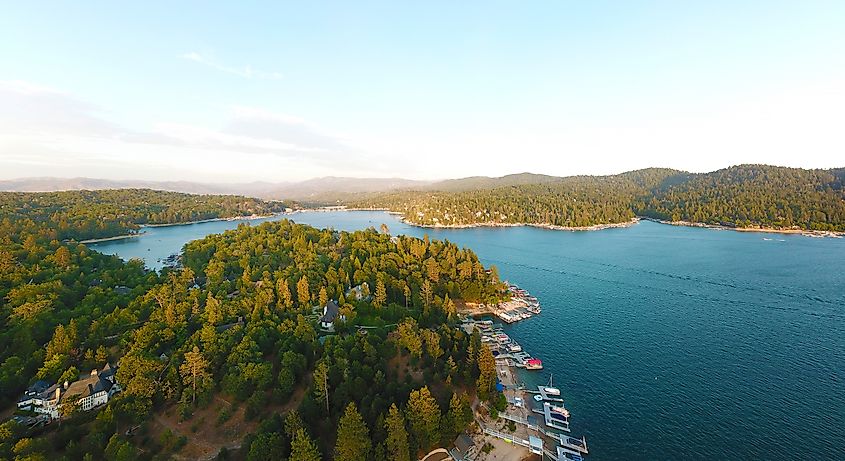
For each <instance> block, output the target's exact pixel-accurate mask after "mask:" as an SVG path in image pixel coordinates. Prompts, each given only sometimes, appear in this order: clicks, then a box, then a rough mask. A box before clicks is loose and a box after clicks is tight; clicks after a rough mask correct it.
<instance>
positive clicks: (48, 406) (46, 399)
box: [17, 364, 120, 419]
mask: <svg viewBox="0 0 845 461" xmlns="http://www.w3.org/2000/svg"><path fill="white" fill-rule="evenodd" d="M116 372H117V368H116V367H112V366H111V365H110V364H106V366H105V367H103V369H102V370H97V369H94V370H91V373H90V374H88V375H87V376H85V377H83V378H82V379H79V380H77V381H74V382H72V383H70V382H67V381H65V382H64V383H57V384H53V385H52V386H49V385H48V384H47V383H46V382H44V381H38V382H36V383H35V384H33V385H32V386H30V387H29V389H27V390H26V392H25V393H24V395H23V396H22V397H21V398H20V399H18V404H17V406H18V409H20V410H29V411H34V412H35V413H40V414H44V415H47V416H49V417H50V418H52V419H58V418H59V416H60V415H61V414H62V407H63V406H66V405H76V406H77V408H78V409H79V410H81V411H89V410H91V409H94V408H97V407H99V406H101V405H105V404H106V403H108V402H109V399H111V397H112V396H113V395H114V394H115V393H117V392H120V385H119V384H118V383H117V381H116V379H115V373H116Z"/></svg>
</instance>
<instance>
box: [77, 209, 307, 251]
mask: <svg viewBox="0 0 845 461" xmlns="http://www.w3.org/2000/svg"><path fill="white" fill-rule="evenodd" d="M293 213H295V212H291V213H287V212H282V213H274V214H270V215H249V216H241V217H234V218H211V219H201V220H199V221H186V222H175V223H166V224H139V225H138V227H140V228H141V229H144V228H147V227H175V226H189V225H191V224H203V223H209V222H218V221H241V220H244V221H252V220H256V219H265V218H272V217H274V216H279V215H283V214H293ZM145 234H146V232H143V231H142V232H136V233H134V234H123V235H115V236H114V237H103V238H97V239H85V240H80V241H78V242H77V243H82V244H86V245H87V244H89V243H102V242H112V241H115V240H123V239H128V238H134V237H141V236H143V235H145Z"/></svg>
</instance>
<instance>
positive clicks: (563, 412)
mask: <svg viewBox="0 0 845 461" xmlns="http://www.w3.org/2000/svg"><path fill="white" fill-rule="evenodd" d="M549 409H550V410H551V411H553V412H555V413H558V414H561V415H563V416H566V417H567V418H569V410H567V409H566V408H563V407H558V406H555V405H552V406H551V407H550V408H549Z"/></svg>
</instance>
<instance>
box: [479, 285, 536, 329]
mask: <svg viewBox="0 0 845 461" xmlns="http://www.w3.org/2000/svg"><path fill="white" fill-rule="evenodd" d="M504 283H505V285H506V286H507V295H508V296H509V297H510V299H508V300H507V301H503V302H500V303H497V304H484V303H481V304H471V303H467V304H466V310H465V312H463V313H464V314H467V315H471V316H481V315H485V314H487V315H494V316H496V317H498V318H499V319H500V320H501V321H502V322H505V323H507V324H511V323H515V322H518V321H520V320H525V319H528V318H531V317H533V316H535V315H539V314H540V312H542V308H541V307H540V301H539V300H537V298H536V297H535V296H533V295H531V294H530V293H528V291H526V290H524V289H522V288H520V287H519V286H517V285H514V284H512V283H509V282H508V281H505V282H504Z"/></svg>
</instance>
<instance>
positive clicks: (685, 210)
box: [634, 165, 845, 231]
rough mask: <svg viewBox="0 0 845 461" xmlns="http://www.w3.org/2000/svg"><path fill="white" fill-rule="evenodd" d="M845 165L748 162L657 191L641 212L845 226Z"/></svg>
mask: <svg viewBox="0 0 845 461" xmlns="http://www.w3.org/2000/svg"><path fill="white" fill-rule="evenodd" d="M843 184H845V169H838V170H802V169H798V168H779V167H772V166H765V165H743V166H738V167H733V168H727V169H724V170H719V171H715V172H712V173H707V174H702V175H691V176H690V178H689V180H687V181H684V182H681V183H678V184H673V185H669V186H667V187H664V188H660V189H658V190H656V191H654V192H653V193H652V194H651V195H650V196H648V197H644V198H643V199H642V200H641V201H638V202H637V203H635V204H634V210H635V212H636V213H638V214H640V215H643V216H649V217H654V218H659V219H665V220H669V221H689V222H698V223H707V224H720V225H727V226H732V227H771V228H776V229H780V228H793V227H797V228H800V229H808V230H823V231H845V187H843Z"/></svg>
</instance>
